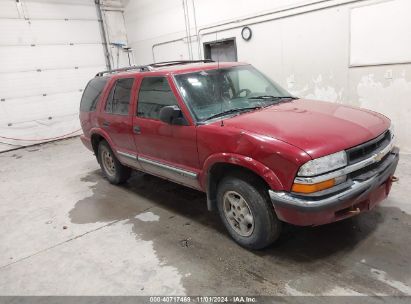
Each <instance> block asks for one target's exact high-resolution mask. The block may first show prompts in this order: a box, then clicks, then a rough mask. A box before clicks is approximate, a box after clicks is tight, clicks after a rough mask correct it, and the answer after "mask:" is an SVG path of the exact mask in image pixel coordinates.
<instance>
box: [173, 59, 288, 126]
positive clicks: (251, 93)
mask: <svg viewBox="0 0 411 304" xmlns="http://www.w3.org/2000/svg"><path fill="white" fill-rule="evenodd" d="M175 79H176V82H177V86H178V88H179V90H180V92H181V95H182V96H183V98H184V100H185V101H186V103H187V104H188V106H189V107H190V109H191V111H192V112H193V114H194V116H195V117H196V119H197V120H198V121H204V120H208V119H211V118H215V117H218V116H219V115H221V116H223V115H224V114H230V113H235V112H237V111H238V113H239V112H241V111H243V110H249V109H254V108H260V107H265V106H269V105H272V104H274V103H278V102H280V101H282V100H283V99H285V98H293V97H291V95H290V93H288V92H287V91H286V90H284V89H283V88H281V87H280V86H279V85H277V84H275V83H273V82H272V81H270V80H269V79H267V78H266V77H265V76H264V75H263V74H261V73H260V72H258V71H257V70H256V69H255V68H253V67H252V66H250V65H246V66H237V67H231V68H222V69H218V70H207V71H200V72H195V73H189V74H181V75H176V76H175Z"/></svg>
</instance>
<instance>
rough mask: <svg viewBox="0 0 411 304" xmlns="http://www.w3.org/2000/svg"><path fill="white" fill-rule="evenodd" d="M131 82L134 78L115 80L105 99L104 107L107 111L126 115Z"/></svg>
mask: <svg viewBox="0 0 411 304" xmlns="http://www.w3.org/2000/svg"><path fill="white" fill-rule="evenodd" d="M133 83H134V78H122V79H118V80H117V81H116V83H115V84H114V86H113V88H112V89H111V92H110V95H109V96H108V99H107V103H106V109H105V111H106V112H107V113H111V114H120V115H128V108H129V106H130V97H131V88H132V87H133Z"/></svg>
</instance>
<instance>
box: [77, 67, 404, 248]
mask: <svg viewBox="0 0 411 304" xmlns="http://www.w3.org/2000/svg"><path fill="white" fill-rule="evenodd" d="M80 120H81V125H82V128H83V131H84V135H83V136H81V140H82V141H83V143H84V144H85V145H86V147H88V148H89V149H90V150H91V151H93V152H94V153H95V155H96V156H97V160H98V162H99V164H100V166H101V169H102V170H103V172H104V174H105V176H106V177H107V179H108V180H109V181H110V182H111V183H113V184H120V183H123V182H125V181H126V180H127V179H128V178H129V176H130V173H131V170H133V169H135V170H139V171H143V172H146V173H149V174H153V175H156V176H159V177H162V178H165V179H168V180H171V181H173V182H176V183H179V184H182V185H185V186H188V187H191V188H194V189H197V190H200V191H203V192H205V193H206V194H207V206H208V209H209V210H214V209H217V210H218V212H219V214H220V216H221V219H222V221H223V223H224V225H225V226H226V228H227V230H228V232H229V233H230V235H231V236H232V237H233V238H234V240H235V241H236V242H238V243H239V244H241V245H242V246H244V247H247V248H252V249H259V248H263V247H265V246H267V245H269V244H271V243H272V242H274V241H275V240H276V239H277V238H278V236H279V234H280V231H281V224H282V222H288V223H291V224H295V225H301V226H314V225H322V224H326V223H330V222H335V221H338V220H341V219H345V218H347V217H350V216H353V215H355V214H358V213H360V212H362V211H366V210H370V209H372V208H373V207H374V206H375V205H376V204H377V203H379V202H380V201H382V200H383V199H384V198H386V197H387V195H388V193H389V191H390V188H391V184H392V177H393V174H394V171H395V169H396V166H397V163H398V159H399V150H398V148H397V147H395V146H394V133H393V130H392V127H391V123H390V120H389V119H388V118H387V117H385V116H383V115H381V114H378V113H375V112H372V111H368V110H364V109H358V108H354V107H350V106H343V105H341V104H336V103H327V102H320V101H313V100H304V99H299V98H296V97H294V96H292V95H290V94H289V93H288V92H287V91H286V90H284V89H283V88H281V87H280V86H279V85H278V84H276V83H275V82H273V81H271V80H270V79H268V78H267V77H266V76H264V75H263V74H262V73H260V72H259V71H257V70H256V69H255V68H253V67H252V66H251V65H249V64H244V63H237V62H235V63H234V62H230V63H227V62H225V63H215V62H211V61H207V60H204V61H176V62H163V63H156V64H151V65H146V66H135V67H129V68H124V69H117V70H112V71H105V72H101V73H98V74H97V75H96V77H95V78H94V79H92V80H91V81H90V82H89V83H88V85H87V87H86V89H85V91H84V94H83V97H82V99H81V106H80Z"/></svg>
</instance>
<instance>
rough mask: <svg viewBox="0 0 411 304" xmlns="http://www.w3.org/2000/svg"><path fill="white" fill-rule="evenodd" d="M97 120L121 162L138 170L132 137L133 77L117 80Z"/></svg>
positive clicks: (114, 81)
mask: <svg viewBox="0 0 411 304" xmlns="http://www.w3.org/2000/svg"><path fill="white" fill-rule="evenodd" d="M110 85H111V87H110V90H109V94H108V96H107V99H106V102H105V103H104V104H103V108H102V109H101V111H100V115H99V118H98V124H99V126H100V127H101V128H102V129H104V131H105V132H106V133H108V135H109V137H110V140H111V145H112V147H111V148H112V149H113V150H114V152H115V153H116V154H117V156H118V158H119V159H120V161H121V162H123V163H126V164H128V165H130V166H133V167H136V168H139V166H138V163H137V154H136V152H135V145H134V140H133V135H132V124H133V118H132V113H131V108H132V107H131V106H130V104H131V103H132V100H133V99H134V98H135V87H134V85H135V79H134V77H128V78H117V79H115V80H113V81H112V83H111V84H110Z"/></svg>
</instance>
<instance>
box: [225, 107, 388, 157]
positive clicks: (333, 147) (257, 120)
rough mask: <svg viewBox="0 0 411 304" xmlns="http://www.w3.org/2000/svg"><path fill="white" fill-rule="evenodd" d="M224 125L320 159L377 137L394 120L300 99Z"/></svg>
mask: <svg viewBox="0 0 411 304" xmlns="http://www.w3.org/2000/svg"><path fill="white" fill-rule="evenodd" d="M224 125H225V126H227V127H233V128H238V129H241V130H244V131H248V132H253V133H255V134H259V135H265V136H269V137H272V138H276V139H278V140H281V141H284V142H287V143H289V144H291V145H293V146H296V147H298V148H300V149H302V150H304V151H305V152H307V153H308V154H309V155H310V156H311V157H312V158H317V157H321V156H324V155H328V154H331V153H334V152H338V151H341V150H345V149H348V148H351V147H354V146H356V145H359V144H361V143H364V142H366V141H368V140H371V139H373V138H375V137H377V136H378V135H380V134H381V133H383V132H384V131H385V130H386V129H388V127H389V125H390V120H389V119H388V118H386V117H385V116H384V115H381V114H378V113H375V112H372V111H368V110H364V109H359V108H355V107H350V106H344V105H341V104H336V103H330V102H322V101H314V100H306V99H298V100H295V101H292V102H285V103H280V104H277V105H274V106H270V107H268V108H264V109H261V110H257V111H253V112H248V113H245V114H241V115H238V116H234V117H233V118H229V119H224Z"/></svg>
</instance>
